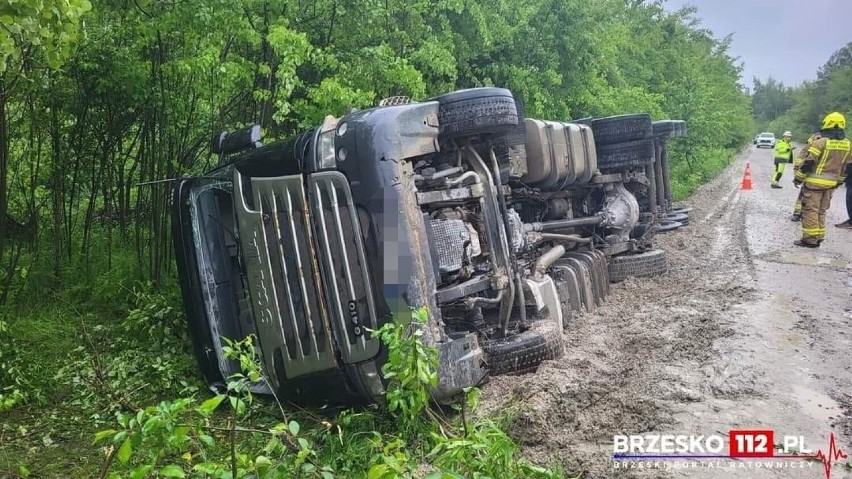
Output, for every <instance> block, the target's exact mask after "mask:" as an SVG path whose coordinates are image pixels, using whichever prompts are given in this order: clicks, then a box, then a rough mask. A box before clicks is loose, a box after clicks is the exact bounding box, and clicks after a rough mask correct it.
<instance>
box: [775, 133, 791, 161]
mask: <svg viewBox="0 0 852 479" xmlns="http://www.w3.org/2000/svg"><path fill="white" fill-rule="evenodd" d="M775 159H776V160H784V161H785V162H786V161H790V160H792V159H793V145H791V144H790V142H789V141H787V140H785V139H784V138H781V139H780V140H778V141H776V142H775Z"/></svg>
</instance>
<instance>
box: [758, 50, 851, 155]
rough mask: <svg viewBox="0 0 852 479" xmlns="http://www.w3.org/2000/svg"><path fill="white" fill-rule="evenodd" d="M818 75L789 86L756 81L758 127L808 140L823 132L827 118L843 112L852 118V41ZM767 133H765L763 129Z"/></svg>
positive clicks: (835, 53)
mask: <svg viewBox="0 0 852 479" xmlns="http://www.w3.org/2000/svg"><path fill="white" fill-rule="evenodd" d="M814 73H815V74H816V79H815V80H813V81H809V82H805V83H804V84H802V85H799V86H797V87H787V86H784V84H782V83H779V82H777V81H776V80H775V79H773V78H768V79H767V80H766V81H761V80H758V79H755V80H754V92H753V104H754V115H755V119H756V121H757V125H758V126H760V127H762V128H764V129H766V130H765V131H772V132H775V134H776V136H777V135H779V134H780V133H781V132H783V131H785V130H790V131H792V132H793V138H794V139H795V140H797V141H805V140H806V139H807V138H808V136H809V135H810V134H811V133H814V132H816V131H819V128H820V124H821V122H822V119H823V117H825V115H826V114H828V113H830V112H832V111H839V112H841V113H843V114H844V115H845V116H846V117H847V118H848V117H849V115H852V42H850V43H848V44H846V46H844V47H843V48H841V49H839V50H837V51H836V52H834V53H833V54H832V55H831V57H829V59H828V61H827V62H826V63H825V65H823V66H822V67H821V68H820V69H819V71H818V72H814ZM761 131H763V130H761Z"/></svg>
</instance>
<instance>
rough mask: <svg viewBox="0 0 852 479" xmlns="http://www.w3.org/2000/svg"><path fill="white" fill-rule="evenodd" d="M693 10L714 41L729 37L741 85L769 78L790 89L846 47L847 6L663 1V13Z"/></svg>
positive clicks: (813, 1) (850, 1)
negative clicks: (740, 69)
mask: <svg viewBox="0 0 852 479" xmlns="http://www.w3.org/2000/svg"><path fill="white" fill-rule="evenodd" d="M685 5H693V6H695V7H697V8H698V13H697V15H696V16H697V17H699V18H700V19H701V25H702V26H704V27H706V28H709V29H710V30H712V31H713V35H714V36H715V37H716V38H722V37H724V36H725V35H727V34H729V33H733V35H734V36H733V42H732V44H731V55H732V56H734V57H739V58H740V61H742V62H743V63H744V70H743V73H742V84H743V85H744V86H746V87H748V88H749V89H751V88H752V85H753V82H752V77H753V76H756V77H758V78H760V79H761V80H766V79H767V78H768V77H770V76H772V77H773V78H775V79H776V80H780V81H782V82H784V84H785V85H788V86H795V85H798V84H800V83H802V82H803V81H806V80H813V79H815V78H816V74H817V70H818V69H819V67H820V66H822V65H823V64H824V63H825V62H826V60H828V58H829V57H830V56H831V54H832V53H834V52H835V51H836V50H839V49H840V48H841V47H843V46H844V45H846V44H847V43H849V42H850V41H852V0H666V4H665V6H666V8H667V9H668V10H672V11H674V10H677V9H679V8H680V7H683V6H685Z"/></svg>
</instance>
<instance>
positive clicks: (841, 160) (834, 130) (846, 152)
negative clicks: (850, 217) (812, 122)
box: [793, 112, 852, 248]
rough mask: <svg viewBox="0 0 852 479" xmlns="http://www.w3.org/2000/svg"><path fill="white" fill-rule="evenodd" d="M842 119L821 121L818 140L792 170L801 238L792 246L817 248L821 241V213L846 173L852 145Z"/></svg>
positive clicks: (836, 115)
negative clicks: (798, 200) (798, 191)
mask: <svg viewBox="0 0 852 479" xmlns="http://www.w3.org/2000/svg"><path fill="white" fill-rule="evenodd" d="M845 129H846V118H844V117H843V115H841V114H840V113H838V112H833V113H829V114H828V115H827V116H826V117H825V119H823V121H822V129H821V130H820V132H819V133H820V136H821V138H819V139H817V140H814V142H813V143H812V144H811V146H809V147H808V151H807V153H806V154H805V157H804V160H802V163H801V165H798V167H794V169H795V175H796V178H795V180H794V181H795V183H796V184H797V185H801V187H802V190H803V191H802V239H800V240H796V241H794V242H793V244H794V245H796V246H804V247H807V248H819V245H820V243H822V241H823V239H825V213H826V211H828V207H829V206H831V196H832V195H833V194H834V190H835V189H837V187H838V186H840V184H841V183H843V182H844V181H845V180H846V177H847V176H848V175H849V173H850V170H852V167H850V162H849V160H850V158H849V157H850V152H852V143H850V141H849V140H847V139H846V132H845Z"/></svg>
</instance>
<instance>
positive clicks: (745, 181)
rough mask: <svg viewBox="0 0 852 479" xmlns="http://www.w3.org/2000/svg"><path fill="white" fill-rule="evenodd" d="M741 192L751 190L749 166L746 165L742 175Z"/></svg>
mask: <svg viewBox="0 0 852 479" xmlns="http://www.w3.org/2000/svg"><path fill="white" fill-rule="evenodd" d="M740 189H741V190H750V189H751V165H750V164H749V163H746V169H745V173H744V174H743V184H742V186H741V187H740Z"/></svg>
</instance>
